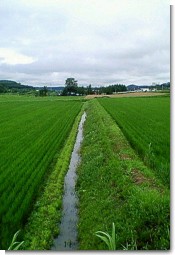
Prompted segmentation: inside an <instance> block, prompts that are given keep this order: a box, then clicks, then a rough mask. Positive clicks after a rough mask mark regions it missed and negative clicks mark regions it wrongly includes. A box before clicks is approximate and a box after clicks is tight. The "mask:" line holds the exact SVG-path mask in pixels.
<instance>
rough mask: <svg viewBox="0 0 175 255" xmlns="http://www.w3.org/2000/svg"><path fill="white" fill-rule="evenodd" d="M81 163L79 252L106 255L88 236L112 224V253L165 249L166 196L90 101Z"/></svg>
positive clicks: (167, 240) (103, 247) (107, 117)
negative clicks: (114, 251) (114, 236)
mask: <svg viewBox="0 0 175 255" xmlns="http://www.w3.org/2000/svg"><path fill="white" fill-rule="evenodd" d="M81 157H82V161H81V164H80V166H79V168H78V181H77V186H76V188H77V192H78V195H79V223H78V233H79V234H78V239H79V249H80V250H107V247H106V244H105V243H104V242H103V241H102V240H100V239H99V238H98V237H94V234H95V233H96V232H97V231H103V232H106V233H110V232H111V224H112V222H114V224H115V231H116V234H117V240H116V249H117V250H123V249H124V250H129V249H130V250H133V249H138V250H145V249H149V250H164V249H169V246H170V237H169V224H170V219H169V217H170V215H169V214H170V212H169V211H170V196H169V195H170V194H169V190H168V188H167V187H166V186H164V185H163V184H162V183H161V182H160V180H159V179H157V178H156V176H155V175H154V173H153V171H152V170H151V169H150V168H148V167H146V166H145V165H144V163H143V162H142V161H141V159H140V158H139V157H138V156H137V154H136V153H135V151H134V150H133V149H132V148H131V146H130V145H129V143H128V141H127V140H126V138H125V136H124V135H123V133H122V132H121V130H120V128H119V127H118V126H117V125H116V123H115V121H114V120H113V119H112V118H111V117H110V115H109V114H108V113H107V112H106V111H105V110H104V108H103V107H102V106H101V105H100V104H99V103H98V101H97V100H96V99H95V100H91V101H89V107H88V109H87V119H86V122H85V125H84V141H83V144H82V148H81Z"/></svg>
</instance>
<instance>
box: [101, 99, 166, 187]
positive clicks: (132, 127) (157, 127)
mask: <svg viewBox="0 0 175 255" xmlns="http://www.w3.org/2000/svg"><path fill="white" fill-rule="evenodd" d="M99 102H100V103H101V105H103V107H104V108H105V109H106V110H107V111H108V113H110V115H111V116H112V117H113V118H114V120H115V121H116V123H117V124H118V125H119V127H120V128H121V130H122V131H123V133H124V134H125V135H126V137H127V139H128V140H129V142H130V144H131V145H132V146H133V148H134V149H135V150H136V151H137V152H138V154H139V155H140V156H141V158H142V159H143V160H144V162H145V163H146V164H148V166H150V167H151V168H152V169H153V170H154V172H155V174H156V175H157V177H158V178H160V179H161V180H162V182H163V183H165V184H166V185H169V184H170V98H169V97H150V98H117V99H110V100H109V99H99Z"/></svg>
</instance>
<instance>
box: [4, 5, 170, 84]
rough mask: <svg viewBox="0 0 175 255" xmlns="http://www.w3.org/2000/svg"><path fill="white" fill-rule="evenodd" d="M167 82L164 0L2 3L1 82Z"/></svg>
mask: <svg viewBox="0 0 175 255" xmlns="http://www.w3.org/2000/svg"><path fill="white" fill-rule="evenodd" d="M68 77H74V78H75V79H77V80H78V84H79V85H88V84H92V86H95V85H109V84H116V83H122V84H126V85H129V84H133V83H134V84H147V85H150V84H152V82H156V83H162V82H167V81H169V80H170V1H169V0H0V80H3V79H8V80H15V81H17V82H21V83H22V84H29V85H48V86H49V85H52V86H53V85H55V86H56V85H64V84H65V80H66V78H68Z"/></svg>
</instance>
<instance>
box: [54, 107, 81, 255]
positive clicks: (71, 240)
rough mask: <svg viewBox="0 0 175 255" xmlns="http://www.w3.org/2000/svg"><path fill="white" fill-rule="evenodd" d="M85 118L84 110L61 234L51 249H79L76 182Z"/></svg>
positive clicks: (67, 180)
mask: <svg viewBox="0 0 175 255" xmlns="http://www.w3.org/2000/svg"><path fill="white" fill-rule="evenodd" d="M85 119H86V113H85V112H84V113H83V115H82V117H81V121H80V124H79V127H78V134H77V137H76V142H75V145H74V149H73V152H72V155H71V161H70V165H69V170H68V172H67V174H66V176H65V179H64V196H63V212H62V219H61V223H60V226H59V229H60V234H59V236H58V237H57V238H55V239H54V244H53V246H52V248H51V250H54V251H66V250H77V249H78V243H77V223H78V212H77V204H78V198H77V195H76V192H75V183H76V168H77V166H78V163H79V161H80V156H79V154H78V151H79V149H80V145H81V142H82V140H83V124H84V122H85Z"/></svg>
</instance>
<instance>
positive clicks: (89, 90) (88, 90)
mask: <svg viewBox="0 0 175 255" xmlns="http://www.w3.org/2000/svg"><path fill="white" fill-rule="evenodd" d="M87 94H88V95H92V94H93V91H92V86H91V84H89V86H88V87H87Z"/></svg>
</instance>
